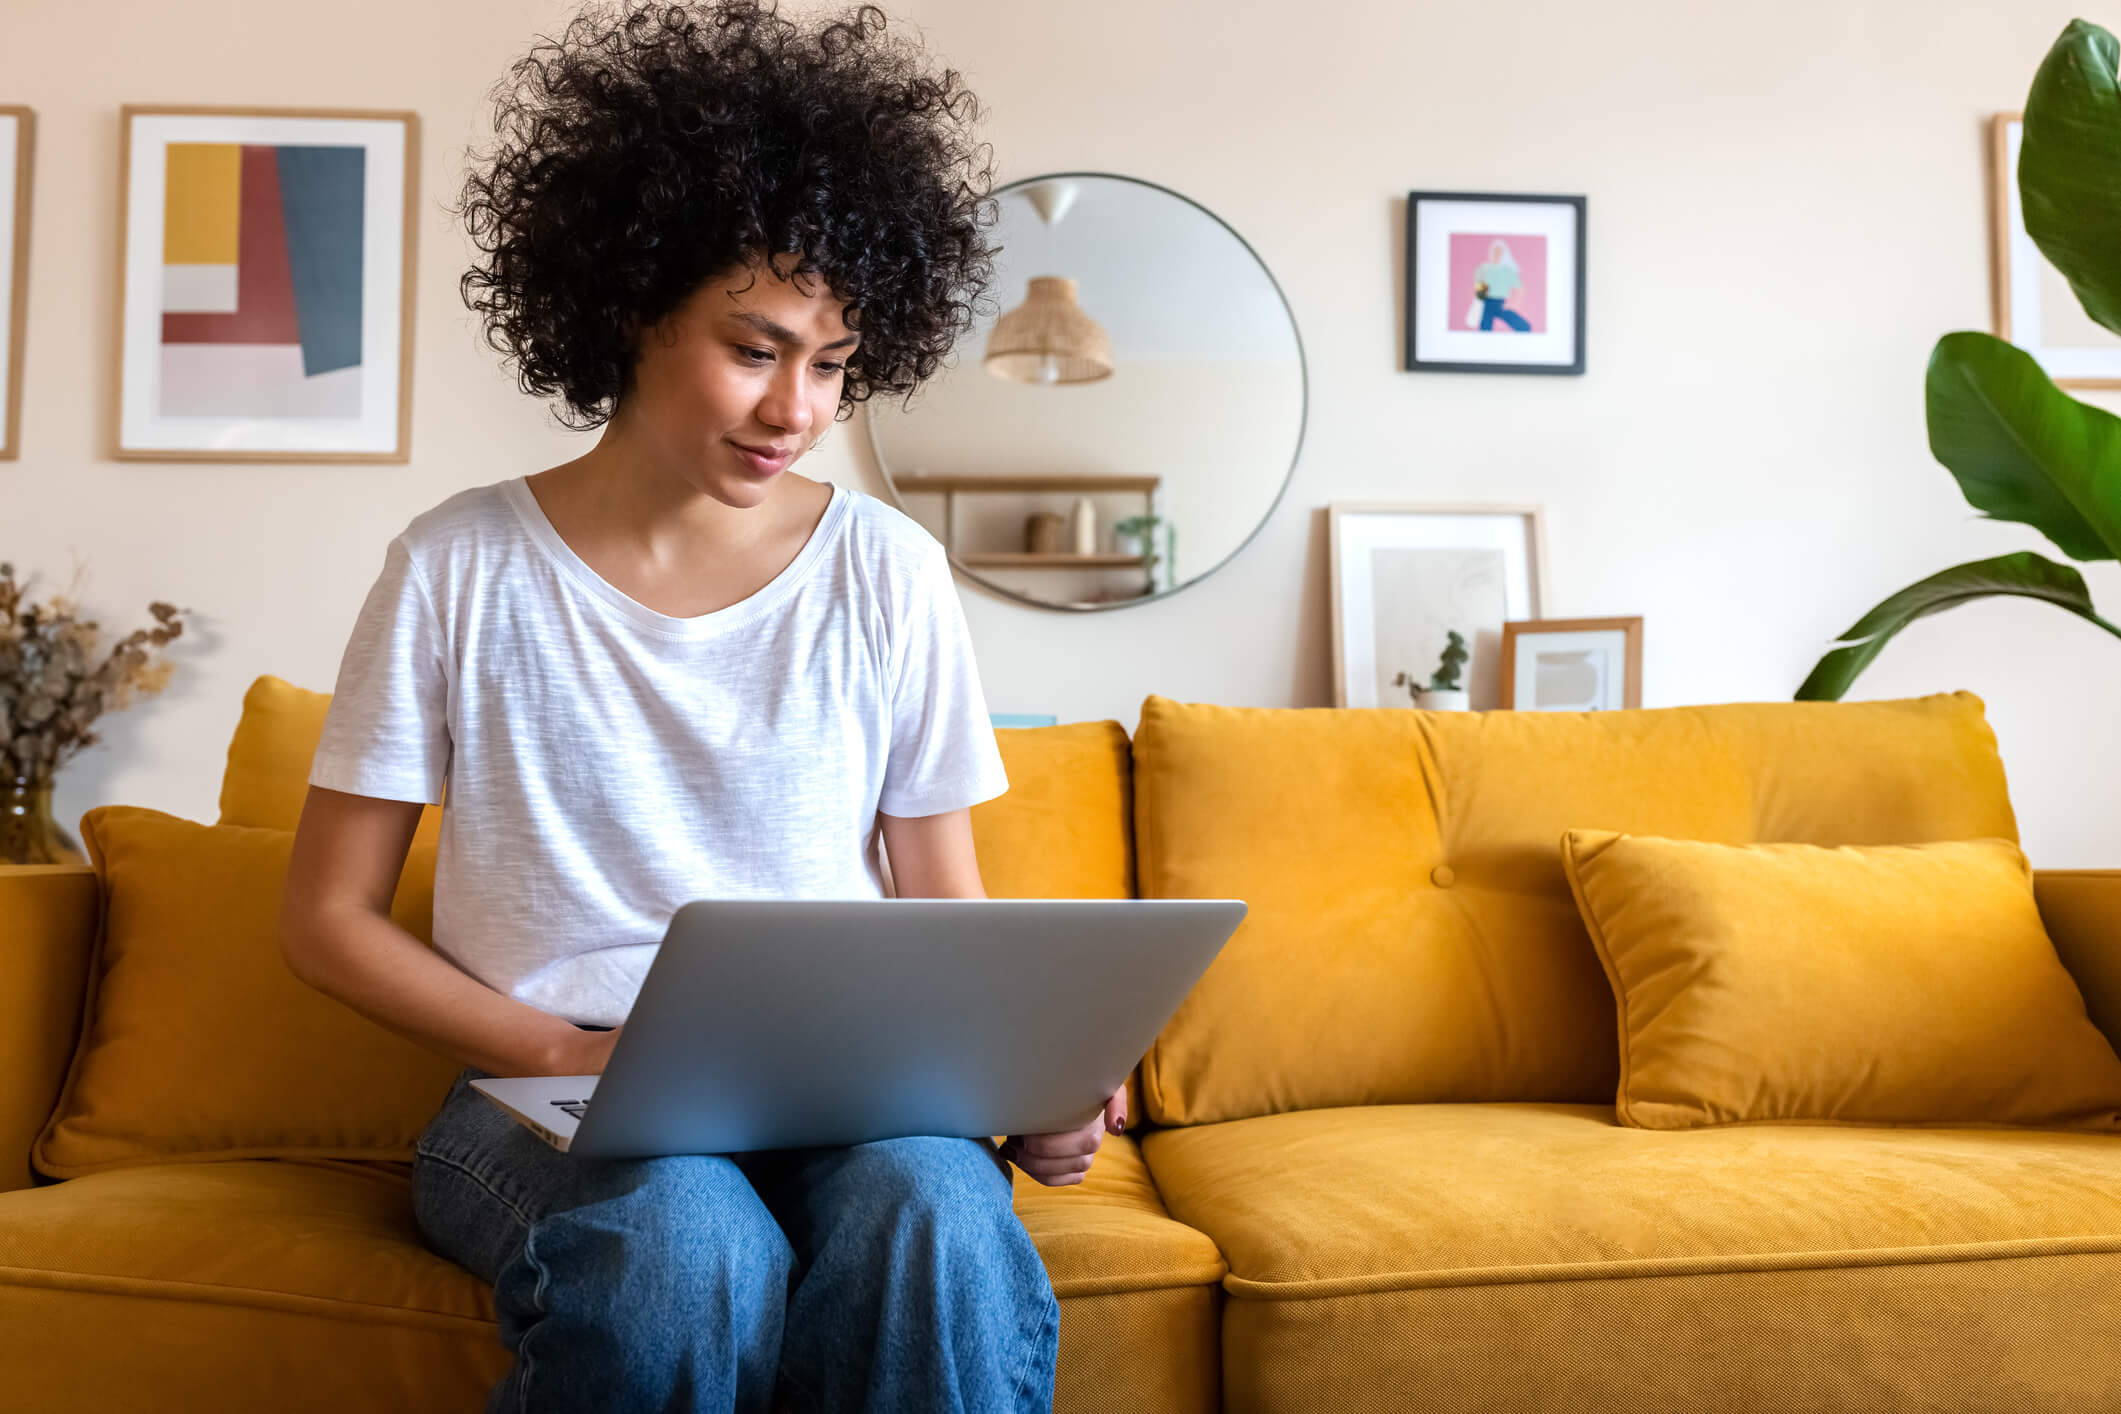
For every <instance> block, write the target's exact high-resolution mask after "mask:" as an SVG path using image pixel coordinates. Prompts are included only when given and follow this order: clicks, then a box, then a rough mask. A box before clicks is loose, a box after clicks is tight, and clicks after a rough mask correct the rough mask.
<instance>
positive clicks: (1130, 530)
mask: <svg viewBox="0 0 2121 1414" xmlns="http://www.w3.org/2000/svg"><path fill="white" fill-rule="evenodd" d="M1162 519H1163V517H1161V516H1156V515H1139V516H1128V517H1127V518H1126V519H1124V520H1119V521H1114V522H1113V524H1112V549H1113V551H1114V552H1115V553H1117V554H1121V555H1139V554H1141V553H1142V552H1143V551H1144V550H1145V549H1146V548H1147V547H1148V545H1149V544H1150V542H1151V540H1152V539H1153V537H1154V536H1155V534H1156V526H1157V523H1158V522H1159V521H1160V520H1162Z"/></svg>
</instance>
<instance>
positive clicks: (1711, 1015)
mask: <svg viewBox="0 0 2121 1414" xmlns="http://www.w3.org/2000/svg"><path fill="white" fill-rule="evenodd" d="M1561 857H1562V863H1563V867H1564V869H1565V870H1566V872H1567V874H1568V878H1569V884H1570V887H1572V888H1573V889H1574V890H1575V892H1576V900H1577V903H1578V905H1579V907H1580V908H1581V910H1582V914H1583V918H1584V921H1585V923H1586V924H1587V925H1589V928H1590V933H1591V941H1592V942H1593V944H1594V945H1595V946H1596V947H1597V949H1598V956H1599V960H1600V961H1601V962H1602V963H1603V964H1604V965H1605V970H1606V976H1607V977H1608V978H1610V979H1611V981H1612V986H1613V994H1614V996H1615V997H1616V998H1617V999H1618V1000H1619V1003H1620V1091H1619V1101H1618V1105H1617V1111H1618V1114H1619V1116H1620V1119H1621V1120H1622V1122H1623V1123H1626V1124H1631V1125H1637V1126H1641V1127H1644V1128H1650V1129H1688V1128H1694V1127H1697V1126H1704V1125H1718V1124H1750V1123H1833V1124H1863V1125H1875V1124H1918V1125H1919V1124H1953V1125H1968V1124H1973V1125H1979V1124H2034V1125H2055V1126H2060V1127H2071V1128H2085V1129H2098V1130H2104V1131H2108V1132H2111V1131H2114V1130H2121V1057H2117V1056H2115V1054H2114V1049H2113V1047H2112V1046H2110V1045H2108V1044H2107V1040H2106V1037H2104V1036H2103V1035H2101V1034H2100V1033H2099V1030H2098V1028H2097V1027H2095V1026H2093V1025H2092V1023H2091V1020H2090V1018H2089V1017H2088V1016H2087V1015H2086V1014H2085V1009H2084V997H2083V994H2082V993H2080V992H2079V991H2078V990H2077V984H2076V983H2075V982H2074V981H2072V980H2071V979H2070V975H2069V973H2068V972H2067V971H2065V970H2064V969H2063V966H2062V960H2061V959H2060V958H2059V957H2057V956H2056V955H2055V946H2054V944H2053V943H2051V942H2049V941H2048V937H2047V932H2046V930H2045V929H2044V928H2043V927H2042V926H2041V922H2040V909H2039V906H2038V904H2037V903H2035V902H2034V899H2033V871H2032V869H2031V867H2030V866H2029V865H2028V864H2027V863H2026V859H2025V855H2024V853H2023V852H2022V851H2021V850H2020V849H2019V848H2018V846H2016V845H2014V844H2012V843H2011V842H2010V841H2008V840H1939V841H1933V842H1931V843H1929V844H1918V845H1842V846H1838V847H1836V848H1832V849H1829V848H1825V847H1822V846H1820V845H1809V844H1748V845H1725V844H1707V843H1703V842H1701V841H1698V840H1668V839H1661V838H1658V837H1656V836H1650V835H1627V834H1616V833H1613V832H1612V831H1606V830H1570V831H1568V832H1567V833H1566V834H1564V835H1563V836H1562V848H1561Z"/></svg>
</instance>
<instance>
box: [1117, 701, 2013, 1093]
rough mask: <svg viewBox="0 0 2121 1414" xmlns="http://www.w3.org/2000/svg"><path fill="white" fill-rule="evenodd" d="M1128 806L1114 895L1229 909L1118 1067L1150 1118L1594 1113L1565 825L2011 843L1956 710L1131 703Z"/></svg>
mask: <svg viewBox="0 0 2121 1414" xmlns="http://www.w3.org/2000/svg"><path fill="white" fill-rule="evenodd" d="M1134 786H1135V839H1136V870H1137V875H1138V882H1139V888H1140V892H1141V895H1142V896H1143V897H1145V898H1240V899H1243V900H1245V902H1246V903H1247V904H1248V905H1250V912H1249V913H1248V914H1247V916H1246V918H1245V921H1244V923H1243V924H1242V925H1240V926H1239V928H1238V930H1237V932H1236V934H1235V935H1234V936H1233V937H1232V938H1231V939H1230V941H1229V942H1228V943H1227V944H1225V946H1224V947H1223V950H1222V953H1221V954H1220V955H1219V956H1218V957H1217V958H1216V959H1215V961H1214V962H1213V963H1211V964H1210V965H1209V967H1208V970H1207V972H1206V973H1205V974H1204V975H1203V976H1202V978H1201V980H1200V982H1199V983H1198V984H1196V985H1195V987H1194V988H1193V990H1192V992H1191V994H1190V995H1188V996H1187V998H1186V999H1185V1001H1184V1002H1183V1003H1182V1004H1181V1005H1180V1006H1179V1008H1178V1010H1177V1013H1176V1014H1175V1015H1174V1016H1173V1017H1172V1019H1171V1021H1170V1023H1169V1024H1168V1025H1166V1026H1165V1028H1164V1030H1163V1032H1162V1034H1161V1035H1160V1036H1159V1037H1158V1038H1157V1041H1156V1044H1155V1045H1154V1046H1153V1047H1151V1049H1150V1051H1149V1054H1148V1056H1147V1057H1146V1058H1145V1059H1144V1061H1143V1064H1142V1081H1143V1092H1144V1099H1145V1100H1146V1101H1147V1103H1148V1105H1149V1109H1150V1113H1151V1117H1152V1118H1153V1119H1155V1120H1156V1121H1157V1122H1159V1123H1162V1124H1198V1123H1205V1122H1213V1121H1217V1120H1226V1119H1234V1118H1243V1117H1245V1116H1250V1115H1262V1114H1270V1113H1275V1112H1278V1111H1283V1110H1297V1109H1311V1108H1320V1107H1325V1106H1334V1105H1367V1104H1384V1103H1418V1102H1425V1101H1442V1100H1463V1101H1511V1100H1560V1101H1575V1102H1582V1103H1597V1102H1603V1103H1606V1104H1610V1103H1611V1102H1612V1099H1613V1095H1614V1090H1615V1085H1616V1083H1617V1081H1618V1079H1619V1056H1618V1048H1617V1046H1616V1044H1615V1039H1614V1038H1615V1035H1616V1030H1617V1021H1616V1015H1615V1011H1614V1002H1613V994H1612V989H1611V988H1610V987H1609V986H1608V985H1607V983H1606V979H1605V975H1604V972H1603V970H1602V969H1601V968H1600V966H1599V963H1598V957H1597V954H1596V952H1595V951H1593V949H1592V947H1591V941H1590V938H1589V937H1588V936H1587V935H1586V934H1585V932H1584V927H1583V922H1582V920H1581V919H1580V918H1579V917H1578V915H1577V910H1576V902H1575V899H1574V898H1573V897H1572V896H1571V894H1570V892H1569V884H1568V880H1567V878H1566V877H1565V876H1564V875H1563V873H1562V867H1561V855H1560V839H1561V832H1562V831H1563V830H1565V829H1571V828H1584V829H1608V830H1626V831H1632V832H1635V833H1639V834H1657V835H1667V836H1672V837H1674V838H1679V839H1702V840H1714V841H1722V842H1726V843H1732V844H1745V843H1753V842H1756V841H1774V840H1789V841H1799V842H1804V843H1810V844H1821V845H1837V844H1897V843H1916V842H1921V841H1925V840H1937V839H1970V838H1978V837H1981V836H1995V837H1998V838H2002V839H2008V840H2011V841H2013V842H2015V841H2016V839H2017V823H2016V820H2015V817H2014V816H2013V815H2012V812H2011V806H2010V800H2009V797H2008V795H2007V794H2006V792H2005V790H2004V779H2003V767H2002V763H2001V761H2000V760H1999V759H1998V757H1997V753H1996V742H1995V736H1994V734H1993V733H1992V732H1991V731H1990V730H1989V727H1988V723H1987V721H1986V720H1985V718H1984V716H1983V713H1982V704H1981V700H1980V699H1979V698H1978V697H1976V696H1974V695H1973V694H1972V693H1967V692H1956V693H1945V694H1938V695H1934V696H1930V697H1920V698H1910V699H1901V700H1891V701H1881V702H1772V703H1731V704H1721V705H1714V706H1704V707H1667V708H1653V709H1639V708H1638V709H1633V710H1623V711H1607V712H1510V711H1501V712H1423V711H1416V710H1413V709H1410V708H1353V709H1344V708H1246V707H1223V706H1216V705H1210V704H1200V703H1181V702H1175V701H1172V700H1170V699H1168V698H1164V697H1159V696H1155V695H1152V696H1150V697H1149V698H1148V699H1147V701H1145V702H1144V703H1143V705H1142V719H1141V725H1140V726H1139V727H1138V728H1137V729H1136V732H1135V738H1134Z"/></svg>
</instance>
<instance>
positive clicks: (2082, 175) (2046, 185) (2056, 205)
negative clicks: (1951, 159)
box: [2018, 20, 2121, 333]
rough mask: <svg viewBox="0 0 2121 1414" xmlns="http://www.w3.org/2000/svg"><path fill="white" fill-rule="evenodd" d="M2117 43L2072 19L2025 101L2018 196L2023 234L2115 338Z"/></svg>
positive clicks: (2119, 128)
mask: <svg viewBox="0 0 2121 1414" xmlns="http://www.w3.org/2000/svg"><path fill="white" fill-rule="evenodd" d="M2117 53H2121V46H2117V45H2116V44H2115V42H2114V37H2113V36H2112V35H2111V34H2108V33H2107V32H2106V31H2105V30H2103V29H2101V28H2100V27H2099V26H2097V25H2095V24H2092V23H2090V22H2089V21H2087V20H2071V21H2070V23H2069V28H2067V29H2065V30H2063V31H2062V34H2061V36H2060V37H2059V38H2058V39H2056V40H2055V42H2054V44H2053V45H2052V46H2050V47H2049V49H2048V51H2047V57H2046V58H2045V59H2043V60H2041V61H2040V71H2039V72H2038V73H2037V74H2035V75H2033V86H2032V91H2031V92H2029V93H2028V94H2027V95H2026V98H2025V131H2024V139H2023V141H2022V142H2021V144H2020V145H2019V148H2018V199H2019V202H2020V204H2021V205H2022V206H2023V207H2024V208H2025V233H2026V234H2027V235H2029V236H2031V237H2032V238H2033V244H2034V245H2036V246H2038V247H2040V253H2041V254H2042V255H2044V256H2046V257H2047V258H2048V259H2049V260H2050V261H2051V262H2053V264H2054V267H2055V268H2056V269H2057V270H2059V271H2061V272H2062V274H2063V276H2064V278H2066V279H2067V280H2068V281H2069V287H2070V288H2071V289H2072V290H2074V291H2076V294H2077V302H2078V303H2079V304H2082V305H2083V306H2084V312H2085V313H2086V314H2089V315H2090V316H2091V317H2092V318H2094V319H2096V320H2098V321H2099V322H2100V323H2101V324H2104V325H2105V326H2106V327H2107V328H2109V329H2112V330H2114V331H2115V332H2116V333H2121V86H2117V84H2116V82H2115V76H2114V69H2115V60H2116V56H2117Z"/></svg>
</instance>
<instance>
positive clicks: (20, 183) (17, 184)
mask: <svg viewBox="0 0 2121 1414" xmlns="http://www.w3.org/2000/svg"><path fill="white" fill-rule="evenodd" d="M36 136H37V115H36V113H35V112H33V111H32V110H30V109H28V108H17V107H0V461H13V460H15V459H16V458H17V457H19V456H21V455H22V336H23V332H24V331H25V330H27V329H28V328H29V199H30V177H31V166H32V163H33V160H34V159H33V154H34V153H35V151H36Z"/></svg>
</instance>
